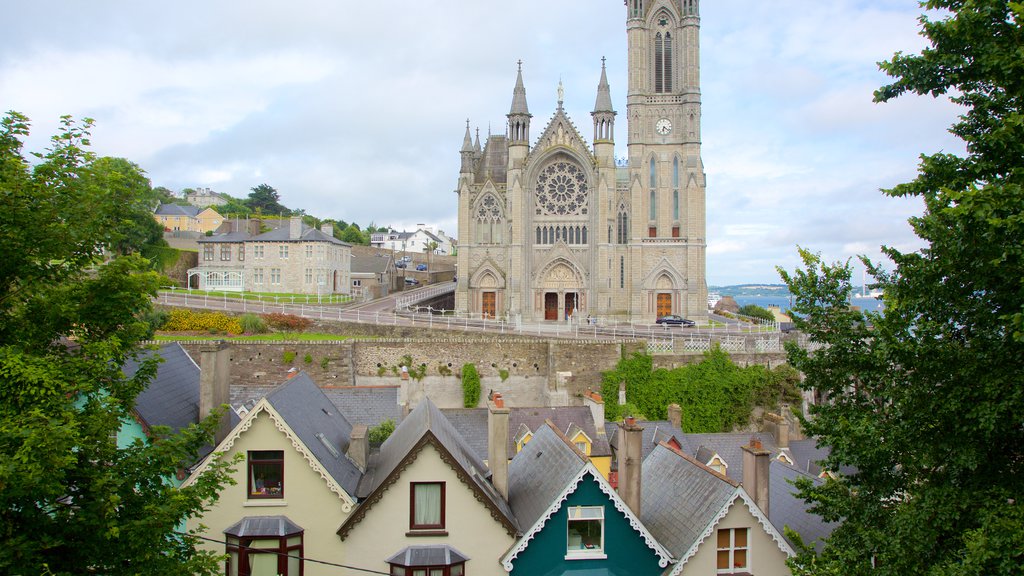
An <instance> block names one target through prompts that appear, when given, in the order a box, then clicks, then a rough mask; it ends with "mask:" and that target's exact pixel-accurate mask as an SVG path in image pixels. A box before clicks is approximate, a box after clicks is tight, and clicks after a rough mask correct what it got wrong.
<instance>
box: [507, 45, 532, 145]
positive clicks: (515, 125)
mask: <svg viewBox="0 0 1024 576" xmlns="http://www.w3.org/2000/svg"><path fill="white" fill-rule="evenodd" d="M518 64H519V71H518V72H517V74H516V87H515V88H514V89H513V90H512V109H511V110H509V113H508V138H509V144H512V145H515V144H525V145H527V146H529V144H530V118H531V115H530V109H529V107H527V105H526V86H525V85H523V61H522V60H520V61H519V62H518Z"/></svg>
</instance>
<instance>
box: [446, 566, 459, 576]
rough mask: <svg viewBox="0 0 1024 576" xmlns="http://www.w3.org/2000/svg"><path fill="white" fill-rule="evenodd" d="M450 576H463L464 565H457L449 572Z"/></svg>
mask: <svg viewBox="0 0 1024 576" xmlns="http://www.w3.org/2000/svg"><path fill="white" fill-rule="evenodd" d="M448 574H449V575H450V576H462V564H456V565H455V566H452V567H451V568H450V569H449V570H448Z"/></svg>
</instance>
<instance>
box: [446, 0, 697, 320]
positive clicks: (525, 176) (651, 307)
mask: <svg viewBox="0 0 1024 576" xmlns="http://www.w3.org/2000/svg"><path fill="white" fill-rule="evenodd" d="M699 31H700V17H699V11H698V0H627V1H626V34H627V39H628V52H629V53H628V68H629V69H628V73H627V78H626V86H627V91H628V92H627V103H626V138H627V149H628V161H627V162H616V159H615V120H616V116H617V115H618V113H617V112H616V111H615V110H614V109H613V106H612V98H611V86H610V85H609V83H608V77H607V72H606V70H605V65H604V60H603V59H602V64H601V77H600V81H599V82H598V85H597V98H596V102H595V104H594V111H593V112H591V116H592V117H593V126H594V132H593V144H592V145H590V144H588V143H587V141H586V140H585V139H584V138H583V135H582V134H580V131H579V130H578V129H577V128H576V125H575V124H573V122H572V120H571V119H570V118H568V116H567V115H566V114H565V112H564V110H563V108H562V104H563V102H562V101H563V96H562V94H563V92H562V87H561V85H559V87H558V94H559V97H558V107H557V110H555V112H554V115H553V116H552V118H551V121H550V122H548V124H547V126H545V127H544V128H543V130H542V131H541V133H540V137H539V138H537V139H536V141H535V142H534V144H533V145H532V146H531V144H530V142H531V138H530V120H531V118H532V117H533V116H532V115H531V114H530V110H529V106H528V105H527V100H526V87H525V84H524V82H523V70H522V64H521V63H520V64H519V71H518V74H517V77H516V82H515V87H514V89H513V90H512V106H511V109H510V110H509V113H508V115H507V117H508V127H507V131H506V133H505V134H503V135H492V136H489V137H488V138H487V139H486V142H485V143H484V145H483V147H481V145H480V141H479V136H477V138H476V140H475V141H474V139H473V138H472V135H471V134H470V129H469V124H468V122H467V125H466V134H465V137H464V139H463V143H462V150H461V156H462V167H461V169H460V171H459V182H458V188H457V190H456V192H457V193H458V196H459V215H458V219H459V233H458V238H459V248H458V285H457V287H456V291H455V305H456V309H457V310H458V311H460V312H463V313H469V314H472V315H480V316H483V317H485V318H503V319H507V320H509V321H512V322H544V321H565V320H567V319H572V320H575V321H579V322H583V323H585V322H586V321H588V320H590V319H595V320H597V319H599V320H600V321H602V322H605V321H632V322H643V323H647V322H653V321H654V320H655V318H657V317H659V316H663V315H666V314H678V315H680V316H684V317H687V318H691V319H702V318H706V316H707V283H706V280H705V252H706V239H705V197H704V196H705V193H704V190H705V175H704V167H703V163H702V162H701V156H700V114H701V110H700V50H699V48H700V44H699ZM620 134H621V132H620Z"/></svg>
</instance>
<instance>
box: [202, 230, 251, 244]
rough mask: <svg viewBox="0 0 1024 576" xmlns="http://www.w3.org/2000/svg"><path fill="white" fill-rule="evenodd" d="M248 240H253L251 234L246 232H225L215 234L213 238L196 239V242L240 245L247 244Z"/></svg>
mask: <svg viewBox="0 0 1024 576" xmlns="http://www.w3.org/2000/svg"><path fill="white" fill-rule="evenodd" d="M248 240H252V235H251V234H249V233H248V232H246V231H245V230H235V231H232V232H225V233H223V234H214V235H212V236H200V237H199V238H197V239H196V242H198V243H199V244H204V243H207V242H215V243H218V244H223V243H234V244H239V243H242V242H246V241H248Z"/></svg>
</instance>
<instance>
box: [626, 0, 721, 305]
mask: <svg viewBox="0 0 1024 576" xmlns="http://www.w3.org/2000/svg"><path fill="white" fill-rule="evenodd" d="M699 32H700V12H699V0H627V3H626V33H627V38H628V47H629V80H628V94H627V106H626V114H627V118H628V121H629V134H628V145H627V147H628V150H629V172H630V174H629V175H630V179H629V180H630V200H631V205H632V211H631V212H632V222H631V225H630V248H631V249H630V256H629V259H630V266H629V267H630V270H631V272H632V274H631V276H632V278H634V279H635V280H634V282H639V283H640V284H641V285H640V286H636V285H634V286H633V290H632V302H631V315H632V316H634V317H637V316H639V317H644V318H654V317H657V316H662V315H665V314H680V315H683V316H688V317H704V316H705V314H706V312H707V284H706V280H705V274H706V273H705V252H706V241H705V228H706V224H705V176H704V168H703V163H702V161H701V151H700V141H701V136H700V115H701V101H700V37H699Z"/></svg>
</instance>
